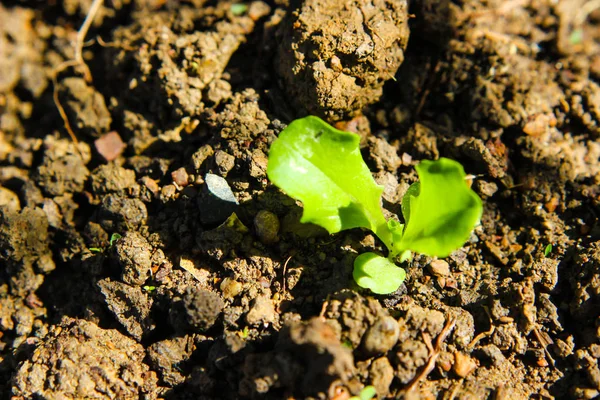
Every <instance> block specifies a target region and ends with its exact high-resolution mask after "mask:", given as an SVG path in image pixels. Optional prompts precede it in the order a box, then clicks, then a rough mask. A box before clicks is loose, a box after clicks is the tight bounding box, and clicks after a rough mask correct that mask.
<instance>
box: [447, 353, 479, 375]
mask: <svg viewBox="0 0 600 400" xmlns="http://www.w3.org/2000/svg"><path fill="white" fill-rule="evenodd" d="M476 368H477V363H476V362H475V360H474V359H473V358H471V357H469V356H468V355H466V354H464V353H461V352H460V351H457V352H455V353H454V365H453V367H452V370H453V371H454V373H455V374H456V375H458V376H459V377H461V378H466V377H467V376H469V375H471V372H473V371H475V369H476Z"/></svg>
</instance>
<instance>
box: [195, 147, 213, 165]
mask: <svg viewBox="0 0 600 400" xmlns="http://www.w3.org/2000/svg"><path fill="white" fill-rule="evenodd" d="M214 153H215V152H214V150H213V148H212V147H211V146H210V145H208V144H205V145H204V146H202V147H200V148H199V149H198V150H197V151H196V152H195V153H194V154H193V155H192V162H191V164H192V167H193V168H194V170H195V171H198V170H199V169H200V168H201V167H202V165H203V164H204V162H205V161H206V160H207V159H208V157H211V156H212V155H213V154H214Z"/></svg>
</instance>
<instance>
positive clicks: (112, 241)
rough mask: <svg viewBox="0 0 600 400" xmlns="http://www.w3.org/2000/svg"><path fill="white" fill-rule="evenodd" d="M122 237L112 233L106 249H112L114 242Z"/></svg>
mask: <svg viewBox="0 0 600 400" xmlns="http://www.w3.org/2000/svg"><path fill="white" fill-rule="evenodd" d="M122 237H123V236H121V235H120V234H118V233H116V232H115V233H113V234H112V235H110V240H109V241H108V247H112V246H113V244H115V242H116V241H117V240H119V239H121V238H122Z"/></svg>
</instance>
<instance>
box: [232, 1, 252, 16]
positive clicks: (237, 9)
mask: <svg viewBox="0 0 600 400" xmlns="http://www.w3.org/2000/svg"><path fill="white" fill-rule="evenodd" d="M229 9H230V10H231V13H232V14H233V15H235V16H236V17H239V16H240V15H244V14H245V13H246V11H248V5H247V4H243V3H235V4H232V5H231V6H230V8H229Z"/></svg>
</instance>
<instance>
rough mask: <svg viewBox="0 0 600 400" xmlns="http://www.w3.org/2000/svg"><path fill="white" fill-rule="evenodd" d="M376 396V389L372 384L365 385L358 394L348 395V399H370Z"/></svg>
mask: <svg viewBox="0 0 600 400" xmlns="http://www.w3.org/2000/svg"><path fill="white" fill-rule="evenodd" d="M375 396H377V391H376V390H375V387H374V386H365V387H364V388H363V389H362V390H361V391H360V393H359V395H358V396H352V397H350V400H371V399H374V398H375Z"/></svg>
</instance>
